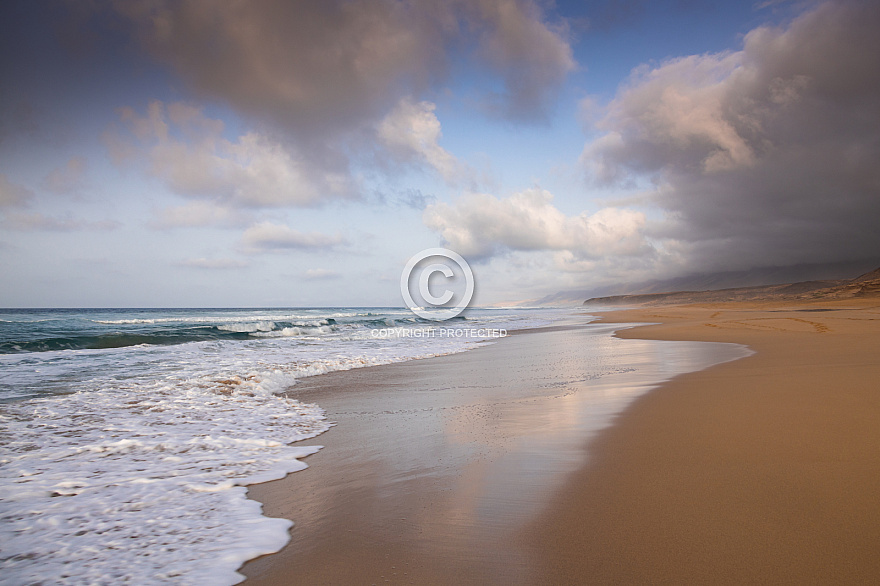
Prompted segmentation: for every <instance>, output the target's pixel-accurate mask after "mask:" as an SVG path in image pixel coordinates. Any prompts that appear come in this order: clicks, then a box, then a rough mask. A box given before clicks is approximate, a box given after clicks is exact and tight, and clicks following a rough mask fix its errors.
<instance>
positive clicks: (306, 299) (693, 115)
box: [0, 0, 880, 307]
mask: <svg viewBox="0 0 880 586" xmlns="http://www.w3.org/2000/svg"><path fill="white" fill-rule="evenodd" d="M877 30H880V3H877V2H867V1H866V2H857V1H839V2H826V3H823V2H817V1H784V0H775V1H774V0H769V1H766V2H757V3H756V2H720V1H719V2H710V1H705V2H704V1H698V0H670V1H651V2H649V1H647V0H619V1H614V0H606V1H599V2H574V1H559V2H556V3H553V2H550V1H539V0H447V1H437V0H433V1H432V0H345V1H336V0H323V1H305V0H295V1H288V0H255V1H243V0H241V1H228V2H214V1H208V0H175V1H172V0H167V1H166V0H149V1H147V0H144V1H136V0H135V1H121V0H120V1H115V0H106V1H104V0H89V1H84V0H83V1H79V0H77V1H73V0H71V1H43V0H36V1H18V0H10V1H7V2H3V3H2V4H0V79H2V83H0V274H2V279H0V306H5V307H264V306H276V307H280V306H285V307H297V306H299V307H302V306H400V305H401V304H402V300H401V294H400V289H399V280H400V273H401V270H402V269H403V267H404V265H405V263H406V261H407V259H409V258H410V257H412V256H413V255H415V254H416V253H418V252H419V251H421V250H423V249H426V248H431V247H437V246H443V247H446V248H449V249H451V250H453V251H455V252H457V253H459V254H461V255H462V256H463V257H464V258H465V259H466V260H467V261H468V262H469V263H470V265H471V268H472V269H473V273H474V276H475V280H476V296H475V300H474V301H475V303H476V304H479V305H485V304H492V303H504V302H511V301H520V300H528V299H537V298H540V297H542V296H545V295H549V294H553V293H556V292H559V291H565V290H589V289H591V288H596V287H603V286H608V285H612V284H614V283H620V282H639V281H647V280H651V279H668V278H674V277H682V276H686V275H692V274H704V273H712V272H724V271H744V270H749V269H755V268H763V267H782V266H789V265H797V264H804V263H835V262H842V261H854V260H859V259H867V258H875V257H880V229H878V228H877V226H878V225H880V222H878V220H880V166H878V165H877V161H878V160H880V35H877V34H876V31H877Z"/></svg>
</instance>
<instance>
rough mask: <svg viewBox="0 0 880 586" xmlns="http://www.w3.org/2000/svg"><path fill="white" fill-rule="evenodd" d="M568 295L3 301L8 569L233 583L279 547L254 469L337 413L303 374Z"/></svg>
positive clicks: (435, 346)
mask: <svg viewBox="0 0 880 586" xmlns="http://www.w3.org/2000/svg"><path fill="white" fill-rule="evenodd" d="M570 315H571V310H558V309H519V308H517V309H469V310H468V311H466V312H465V314H464V315H462V316H459V317H458V318H455V319H452V320H449V321H447V322H442V323H437V322H430V321H426V320H423V319H421V318H418V317H416V316H414V315H413V314H412V313H411V312H409V311H408V310H405V309H389V308H344V307H338V308H269V309H266V308H262V309H5V310H0V543H2V545H0V582H3V583H10V584H20V583H32V582H47V583H60V584H83V583H89V584H102V583H107V584H110V583H113V584H116V583H138V584H151V583H167V582H173V583H177V584H190V583H208V584H233V583H236V582H238V581H240V580H241V579H243V577H242V576H241V575H240V574H238V573H237V572H236V570H237V568H238V567H239V566H240V565H241V564H242V563H243V562H245V561H246V560H248V559H252V558H254V557H257V556H259V555H263V554H267V553H272V552H275V551H277V550H278V549H280V548H281V547H283V546H284V544H285V543H287V541H288V539H289V534H288V530H289V528H290V526H291V524H292V522H291V521H289V520H285V519H273V518H267V517H264V516H263V515H262V512H261V506H260V504H259V503H257V502H255V501H251V500H248V499H247V498H246V496H245V493H246V488H245V486H246V485H248V484H253V483H256V482H264V481H267V480H271V479H276V478H281V477H283V476H284V475H286V474H288V473H290V472H294V471H297V470H301V469H302V468H305V467H306V466H305V464H304V463H303V462H301V461H300V460H299V459H300V458H302V457H304V456H307V455H309V454H311V453H314V452H315V451H317V450H318V449H319V447H318V446H317V445H306V446H300V445H297V444H293V445H291V443H292V442H298V441H300V440H306V439H310V438H315V437H316V436H318V435H319V434H321V433H322V432H324V431H326V430H327V429H329V428H330V426H331V425H332V422H328V421H327V420H326V419H325V417H324V413H323V411H322V410H321V408H320V406H319V405H308V404H303V403H300V402H298V401H296V400H293V399H290V398H287V397H285V396H283V395H282V394H280V393H281V392H282V391H284V390H285V389H289V388H290V387H291V386H292V385H295V384H296V381H297V379H300V378H302V377H307V376H312V375H316V374H321V373H326V372H330V371H334V370H345V369H351V368H358V367H362V366H370V365H376V364H388V363H392V362H400V361H405V360H412V359H416V358H424V357H430V356H439V355H443V354H449V353H454V352H462V351H465V350H468V349H470V348H475V347H477V346H480V345H483V344H487V343H492V342H493V341H495V340H497V339H498V336H500V335H503V333H504V332H507V331H512V330H517V329H528V328H534V327H540V326H544V325H548V324H551V323H553V322H554V321H555V320H557V319H559V318H560V317H563V316H570Z"/></svg>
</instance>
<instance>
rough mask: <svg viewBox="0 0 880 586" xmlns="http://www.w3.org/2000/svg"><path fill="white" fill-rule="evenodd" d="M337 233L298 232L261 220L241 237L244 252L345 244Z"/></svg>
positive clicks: (302, 248)
mask: <svg viewBox="0 0 880 586" xmlns="http://www.w3.org/2000/svg"><path fill="white" fill-rule="evenodd" d="M345 243H346V241H345V239H344V238H343V237H342V236H341V235H339V234H336V235H333V236H330V235H328V234H322V233H320V232H300V231H299V230H294V229H293V228H290V227H289V226H284V225H281V224H273V223H271V222H261V223H259V224H254V225H253V226H251V227H250V228H248V229H247V230H245V232H244V234H243V235H242V238H241V244H242V246H243V248H244V250H245V251H246V252H249V253H255V252H268V251H278V250H311V251H316V250H331V249H334V248H337V247H339V246H341V245H343V244H345Z"/></svg>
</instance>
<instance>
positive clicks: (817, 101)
mask: <svg viewBox="0 0 880 586" xmlns="http://www.w3.org/2000/svg"><path fill="white" fill-rule="evenodd" d="M878 30H880V5H878V4H877V3H869V2H864V3H858V2H836V3H828V4H825V5H822V6H820V7H819V8H817V9H815V10H813V11H811V12H809V13H807V14H804V15H803V16H801V17H799V18H797V19H796V20H795V21H793V22H792V23H791V25H790V26H789V27H787V28H758V29H755V30H753V31H752V32H750V33H749V34H748V35H747V36H746V37H745V42H744V48H743V50H742V51H740V52H737V53H730V54H720V55H703V56H691V57H686V58H683V59H677V60H674V61H670V62H668V63H665V64H663V65H662V66H660V67H659V68H657V69H653V70H642V71H638V72H636V73H635V74H634V76H633V78H632V79H631V81H630V82H629V83H628V85H627V86H626V87H624V88H623V89H622V90H621V91H620V92H619V94H618V96H617V97H616V98H615V100H614V101H613V102H612V104H611V105H610V109H609V113H608V115H607V116H606V118H605V119H604V120H603V121H602V122H601V123H600V127H601V128H602V129H603V130H604V131H605V132H606V134H605V135H604V136H603V137H601V138H599V139H598V140H596V141H594V142H593V143H592V144H589V145H588V146H587V148H586V149H585V152H584V161H585V163H586V164H587V166H588V168H589V169H590V172H591V173H592V174H593V176H594V177H597V178H599V179H600V180H602V181H605V182H609V183H615V182H626V181H627V180H628V179H629V178H632V177H633V176H642V177H643V176H649V177H652V178H653V179H654V181H656V182H657V185H658V188H657V189H656V191H655V192H654V195H653V202H654V203H656V204H657V205H659V206H660V207H661V208H662V209H663V210H665V211H666V213H667V215H666V219H665V221H663V222H659V223H654V224H652V225H650V227H649V228H648V230H649V236H652V237H653V238H656V239H659V240H662V241H664V242H665V249H666V251H667V252H668V253H669V255H670V259H671V260H673V262H680V263H684V264H687V265H688V266H689V268H691V269H694V270H721V269H739V268H748V267H752V266H762V265H763V266H767V265H784V264H793V263H799V262H831V261H837V260H845V259H855V258H865V257H871V256H876V255H877V254H878V252H880V230H878V229H877V226H878V221H880V166H878V165H877V161H880V35H877V31H878Z"/></svg>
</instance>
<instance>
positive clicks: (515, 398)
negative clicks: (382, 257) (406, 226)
mask: <svg viewBox="0 0 880 586" xmlns="http://www.w3.org/2000/svg"><path fill="white" fill-rule="evenodd" d="M578 321H583V322H586V321H588V319H587V318H586V317H581V318H578ZM619 327H620V326H608V325H600V324H589V325H583V324H581V323H573V324H571V325H569V326H566V327H556V328H548V329H545V330H540V331H532V332H527V333H522V334H519V335H513V336H510V337H508V338H506V339H503V340H501V341H499V342H498V343H496V344H493V345H489V346H485V347H482V348H479V349H476V350H472V351H469V352H465V353H462V354H455V355H450V356H444V357H439V358H433V359H426V360H418V361H411V362H406V363H400V364H395V365H389V366H379V367H372V368H365V369H359V370H352V371H346V372H334V373H330V374H327V375H322V376H318V377H313V378H310V379H306V380H304V381H302V383H301V384H298V385H297V386H296V387H295V388H294V389H293V390H292V392H291V394H292V395H293V396H295V397H296V398H298V399H300V400H303V401H307V402H315V403H317V404H319V405H320V406H321V407H323V408H324V409H326V411H327V415H328V418H329V419H330V420H331V421H335V422H337V426H336V427H335V428H334V429H332V430H330V431H329V432H327V433H325V434H323V435H321V436H320V437H318V438H316V439H315V440H313V442H312V443H320V444H322V445H324V446H325V447H324V449H322V450H321V451H320V452H319V453H318V454H316V455H314V456H311V457H309V458H308V459H307V462H308V464H309V466H310V468H309V469H307V470H305V471H302V472H299V473H296V474H292V475H290V476H288V477H287V478H286V479H284V480H281V481H276V482H272V483H267V484H264V485H259V486H254V487H251V496H252V498H256V499H257V500H260V501H262V502H264V503H265V506H264V511H265V513H266V514H267V515H269V516H283V517H286V518H289V519H292V520H294V522H295V523H296V525H295V527H294V528H293V529H292V532H291V541H290V543H289V544H288V546H287V547H286V548H285V549H283V550H282V551H281V552H279V553H277V554H274V555H272V556H266V557H263V558H260V559H258V560H254V561H252V562H250V563H248V564H247V565H245V567H244V568H243V570H242V572H243V573H244V574H246V575H247V576H248V577H249V582H254V583H268V584H285V583H301V584H330V583H333V584H341V583H363V584H382V583H388V582H391V583H414V584H431V583H436V584H440V583H442V584H449V583H469V584H476V583H481V584H518V583H520V584H524V583H534V582H536V581H538V579H539V577H538V576H537V574H536V572H537V571H538V570H537V568H538V567H539V565H540V564H537V563H536V558H535V555H536V550H535V549H534V547H533V546H532V545H530V544H529V543H528V542H527V541H524V540H523V539H522V536H521V531H522V529H523V527H525V526H527V525H528V524H529V523H530V522H533V521H534V519H535V518H536V517H537V515H539V514H540V513H541V512H542V511H543V510H544V509H545V508H546V506H547V504H548V502H549V501H550V499H551V498H552V496H553V495H554V494H555V493H556V492H558V490H559V489H560V487H561V485H562V483H563V482H564V481H565V480H566V479H567V478H568V477H569V476H570V474H571V473H572V472H573V471H575V470H577V469H578V468H580V467H581V466H583V465H584V463H585V461H587V459H588V458H589V454H588V453H587V440H588V439H589V438H590V437H591V436H592V435H593V434H595V433H596V431H598V430H600V429H602V428H605V427H607V426H608V425H609V424H610V423H611V421H612V420H613V418H614V417H615V415H616V414H618V413H620V412H621V411H622V410H623V409H624V408H625V407H626V406H627V405H628V404H629V403H630V402H631V401H632V400H633V399H634V398H636V397H638V396H640V395H642V394H644V393H645V392H646V391H647V390H648V389H650V388H653V387H654V386H656V385H657V384H658V383H660V382H661V381H663V380H667V379H669V378H671V377H673V376H675V375H677V374H679V373H682V372H689V371H694V370H698V369H701V368H705V367H707V366H708V365H711V364H714V363H718V362H721V361H724V360H731V359H733V358H736V357H741V356H743V355H745V354H746V353H747V351H746V350H745V349H744V348H743V347H741V346H735V345H727V344H704V343H691V342H658V341H646V340H621V339H617V338H614V337H612V336H611V333H612V332H613V330H614V328H619Z"/></svg>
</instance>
